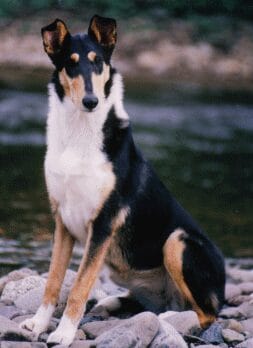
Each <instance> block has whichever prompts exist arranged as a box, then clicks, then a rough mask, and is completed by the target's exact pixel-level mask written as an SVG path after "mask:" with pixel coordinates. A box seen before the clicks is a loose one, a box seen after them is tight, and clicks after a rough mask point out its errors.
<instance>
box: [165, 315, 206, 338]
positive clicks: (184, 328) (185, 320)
mask: <svg viewBox="0 0 253 348" xmlns="http://www.w3.org/2000/svg"><path fill="white" fill-rule="evenodd" d="M162 318H163V320H165V321H166V322H167V323H169V324H171V325H172V326H173V327H174V328H175V329H176V330H177V331H178V332H180V333H181V334H182V335H188V334H195V333H196V332H199V331H200V330H201V328H200V324H199V319H198V316H197V314H196V312H194V311H184V312H178V313H176V314H173V315H171V314H170V312H169V315H168V317H166V312H165V313H163V316H162Z"/></svg>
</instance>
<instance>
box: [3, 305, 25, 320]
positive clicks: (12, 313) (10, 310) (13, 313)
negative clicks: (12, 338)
mask: <svg viewBox="0 0 253 348" xmlns="http://www.w3.org/2000/svg"><path fill="white" fill-rule="evenodd" d="M0 315H2V316H4V317H6V318H8V319H14V318H15V317H17V316H18V315H20V310H19V309H18V308H17V307H15V306H2V307H0Z"/></svg>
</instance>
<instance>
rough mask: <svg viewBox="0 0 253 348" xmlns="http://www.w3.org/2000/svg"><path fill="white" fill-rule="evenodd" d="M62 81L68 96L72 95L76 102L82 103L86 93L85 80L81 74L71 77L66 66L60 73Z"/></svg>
mask: <svg viewBox="0 0 253 348" xmlns="http://www.w3.org/2000/svg"><path fill="white" fill-rule="evenodd" d="M59 79H60V83H61V84H62V86H63V89H64V92H65V94H66V96H68V97H70V98H71V100H72V101H73V103H74V104H77V105H81V104H82V99H83V97H84V95H85V89H84V81H83V78H82V77H81V76H77V77H75V78H73V79H72V78H70V77H69V76H68V75H67V73H66V70H65V68H63V69H62V71H61V72H60V73H59Z"/></svg>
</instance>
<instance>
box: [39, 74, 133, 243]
mask: <svg viewBox="0 0 253 348" xmlns="http://www.w3.org/2000/svg"><path fill="white" fill-rule="evenodd" d="M122 93H123V89H122V81H121V78H120V77H119V75H118V74H116V75H115V76H114V82H113V85H112V90H111V95H110V97H109V98H108V99H107V100H106V99H104V100H100V102H99V106H98V108H97V110H96V111H94V112H92V113H88V112H84V111H81V110H80V109H77V107H76V106H75V105H74V104H73V102H72V101H71V100H70V98H68V97H65V98H64V100H63V102H61V101H60V100H59V98H58V96H57V94H56V92H55V90H54V87H53V86H52V85H49V113H48V121H47V145H48V147H47V154H46V159H45V174H46V182H47V188H48V191H49V196H50V197H52V198H53V199H54V200H56V201H57V203H58V209H59V212H60V214H61V217H62V220H63V223H64V224H65V225H66V227H67V228H68V230H69V231H70V233H71V234H72V235H73V236H74V237H75V238H77V239H78V240H79V241H80V242H81V243H84V242H85V239H86V233H85V231H86V228H87V225H88V223H89V221H91V219H93V218H94V216H96V213H97V210H98V208H99V207H100V206H101V203H103V199H104V198H106V195H107V194H108V192H110V190H111V189H113V187H114V183H115V176H114V174H113V171H112V167H111V166H110V165H109V162H108V159H107V158H106V155H105V154H104V153H103V152H102V147H103V133H102V128H103V125H104V122H105V120H106V117H107V113H108V111H109V110H110V108H111V107H112V106H113V105H114V106H115V110H116V112H117V111H118V114H117V117H120V118H123V119H127V118H128V115H127V113H126V112H125V111H124V108H123V104H122V96H121V94H122ZM114 94H115V95H114Z"/></svg>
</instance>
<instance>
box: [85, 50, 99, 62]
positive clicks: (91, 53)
mask: <svg viewBox="0 0 253 348" xmlns="http://www.w3.org/2000/svg"><path fill="white" fill-rule="evenodd" d="M96 55H97V54H96V52H94V51H90V52H89V53H88V54H87V57H88V59H89V60H90V61H91V62H94V60H95V58H96Z"/></svg>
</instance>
